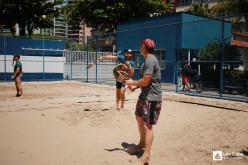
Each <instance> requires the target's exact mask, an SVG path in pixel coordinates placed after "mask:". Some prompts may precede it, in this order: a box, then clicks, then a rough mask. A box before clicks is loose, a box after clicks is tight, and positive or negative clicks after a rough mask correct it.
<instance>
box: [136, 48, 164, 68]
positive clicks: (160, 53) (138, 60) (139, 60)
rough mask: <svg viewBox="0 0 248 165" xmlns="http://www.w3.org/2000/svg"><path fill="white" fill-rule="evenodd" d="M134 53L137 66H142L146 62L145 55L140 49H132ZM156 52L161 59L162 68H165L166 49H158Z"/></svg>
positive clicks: (159, 59)
mask: <svg viewBox="0 0 248 165" xmlns="http://www.w3.org/2000/svg"><path fill="white" fill-rule="evenodd" d="M132 54H133V58H134V61H135V68H140V67H141V65H142V63H143V62H144V57H143V55H141V53H140V51H138V50H132ZM154 54H155V55H156V57H157V59H158V61H159V65H160V67H161V69H165V59H166V51H165V50H164V49H156V50H155V53H154Z"/></svg>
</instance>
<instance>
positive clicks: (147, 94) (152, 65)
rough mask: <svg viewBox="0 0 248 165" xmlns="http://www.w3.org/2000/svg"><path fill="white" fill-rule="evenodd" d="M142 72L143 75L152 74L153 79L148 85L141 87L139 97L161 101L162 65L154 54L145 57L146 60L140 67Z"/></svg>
mask: <svg viewBox="0 0 248 165" xmlns="http://www.w3.org/2000/svg"><path fill="white" fill-rule="evenodd" d="M140 73H141V77H143V75H152V79H151V81H150V84H149V85H148V86H143V87H141V94H140V96H139V98H140V99H143V100H148V101H161V100H162V90H161V84H160V79H161V73H160V66H159V63H158V60H157V58H156V57H155V56H154V55H150V56H148V57H147V58H145V62H144V64H143V65H142V66H141V68H140Z"/></svg>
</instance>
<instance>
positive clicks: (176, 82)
mask: <svg viewBox="0 0 248 165" xmlns="http://www.w3.org/2000/svg"><path fill="white" fill-rule="evenodd" d="M177 52H178V50H177V49H176V93H178V58H177V56H178V54H177Z"/></svg>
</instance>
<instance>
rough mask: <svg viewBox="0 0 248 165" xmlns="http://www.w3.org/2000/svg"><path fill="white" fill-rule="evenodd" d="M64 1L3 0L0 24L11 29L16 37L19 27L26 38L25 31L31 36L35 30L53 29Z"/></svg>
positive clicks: (20, 32)
mask: <svg viewBox="0 0 248 165" xmlns="http://www.w3.org/2000/svg"><path fill="white" fill-rule="evenodd" d="M62 3H63V0H54V1H51V0H1V1H0V24H2V25H5V26H6V27H8V28H10V30H11V32H12V34H13V35H15V29H14V28H13V27H14V25H15V24H16V23H17V24H18V25H19V30H20V31H19V34H20V36H25V35H26V32H25V29H27V31H28V35H29V36H31V35H32V32H33V30H34V29H35V28H37V27H40V28H44V27H51V26H52V25H53V18H54V17H56V16H58V13H59V6H58V5H60V4H62Z"/></svg>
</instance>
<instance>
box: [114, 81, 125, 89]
mask: <svg viewBox="0 0 248 165" xmlns="http://www.w3.org/2000/svg"><path fill="white" fill-rule="evenodd" d="M124 87H125V83H121V82H119V81H116V88H117V89H121V88H124Z"/></svg>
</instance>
